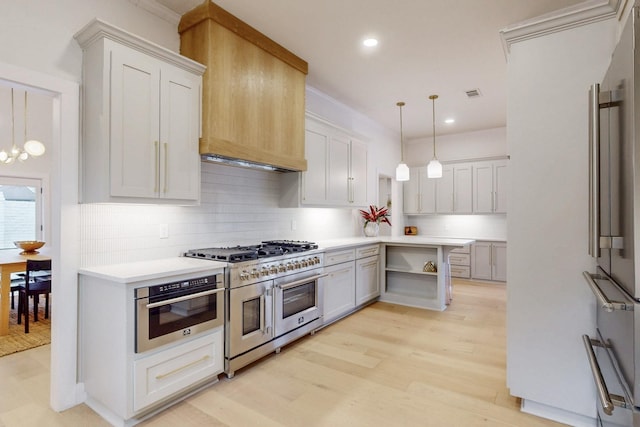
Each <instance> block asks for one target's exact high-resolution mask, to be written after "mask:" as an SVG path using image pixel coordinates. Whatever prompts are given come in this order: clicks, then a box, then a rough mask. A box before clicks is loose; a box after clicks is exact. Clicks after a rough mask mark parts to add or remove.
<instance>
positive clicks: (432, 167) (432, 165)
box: [427, 95, 442, 178]
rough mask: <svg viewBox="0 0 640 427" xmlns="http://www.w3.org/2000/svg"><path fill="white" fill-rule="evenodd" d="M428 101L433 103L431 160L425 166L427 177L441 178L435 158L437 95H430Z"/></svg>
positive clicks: (438, 164) (440, 165) (440, 169)
mask: <svg viewBox="0 0 640 427" xmlns="http://www.w3.org/2000/svg"><path fill="white" fill-rule="evenodd" d="M429 99H430V100H431V101H433V159H431V161H430V162H429V164H428V165H427V177H428V178H442V163H440V162H439V161H438V158H437V157H436V99H438V95H430V96H429Z"/></svg>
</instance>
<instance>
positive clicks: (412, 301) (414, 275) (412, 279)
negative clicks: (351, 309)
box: [380, 238, 473, 311]
mask: <svg viewBox="0 0 640 427" xmlns="http://www.w3.org/2000/svg"><path fill="white" fill-rule="evenodd" d="M472 242H473V240H463V239H424V240H421V239H419V238H418V239H415V240H412V238H405V239H398V241H397V242H396V241H387V242H385V244H384V245H383V249H382V251H383V252H382V256H383V259H384V260H385V263H384V266H385V267H384V274H382V275H381V277H382V280H383V284H382V292H381V295H380V301H384V302H388V303H393V304H400V305H406V306H410V307H418V308H425V309H429V310H438V311H443V310H445V309H446V308H447V306H448V305H449V304H450V303H451V300H452V286H451V271H450V266H449V253H450V252H451V250H453V249H455V248H456V247H463V246H466V245H469V244H471V243H472ZM433 267H435V271H433Z"/></svg>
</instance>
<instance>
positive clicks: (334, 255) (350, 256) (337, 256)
mask: <svg viewBox="0 0 640 427" xmlns="http://www.w3.org/2000/svg"><path fill="white" fill-rule="evenodd" d="M355 259H356V252H355V250H353V249H347V250H344V251H334V252H327V253H325V254H324V265H325V266H329V265H334V264H340V263H342V262H348V261H353V260H355Z"/></svg>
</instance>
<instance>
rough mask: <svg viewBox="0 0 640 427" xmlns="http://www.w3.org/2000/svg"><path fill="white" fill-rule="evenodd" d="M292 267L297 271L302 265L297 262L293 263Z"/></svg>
mask: <svg viewBox="0 0 640 427" xmlns="http://www.w3.org/2000/svg"><path fill="white" fill-rule="evenodd" d="M293 267H294V268H295V269H296V270H297V269H299V268H300V267H302V264H300V262H299V261H296V262H295V263H293Z"/></svg>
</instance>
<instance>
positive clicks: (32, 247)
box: [13, 240, 45, 255]
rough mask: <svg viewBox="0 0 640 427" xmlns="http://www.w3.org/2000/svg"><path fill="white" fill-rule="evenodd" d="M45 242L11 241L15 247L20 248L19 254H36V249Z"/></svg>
mask: <svg viewBox="0 0 640 427" xmlns="http://www.w3.org/2000/svg"><path fill="white" fill-rule="evenodd" d="M44 243H45V242H39V241H37V240H18V241H16V242H13V244H14V245H16V247H17V248H20V249H22V252H20V255H22V254H37V253H38V251H37V250H36V249H40V248H41V247H43V246H44Z"/></svg>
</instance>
